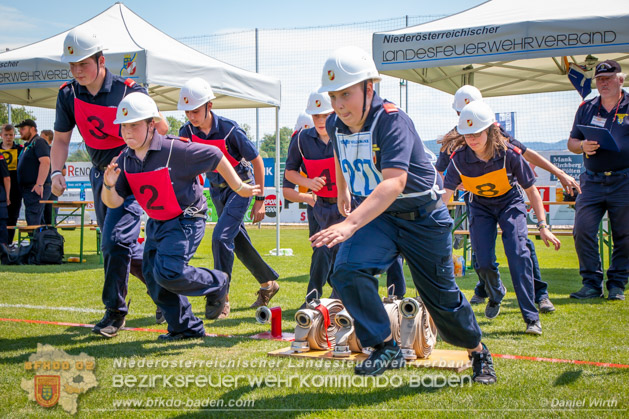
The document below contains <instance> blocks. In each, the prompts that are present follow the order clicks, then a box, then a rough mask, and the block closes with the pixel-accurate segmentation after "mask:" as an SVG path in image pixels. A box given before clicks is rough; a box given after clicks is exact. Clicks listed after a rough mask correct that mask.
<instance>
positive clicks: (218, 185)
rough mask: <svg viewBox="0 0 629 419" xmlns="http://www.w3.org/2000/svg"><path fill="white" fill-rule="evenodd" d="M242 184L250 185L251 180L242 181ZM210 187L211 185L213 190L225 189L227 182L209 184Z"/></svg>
mask: <svg viewBox="0 0 629 419" xmlns="http://www.w3.org/2000/svg"><path fill="white" fill-rule="evenodd" d="M242 182H243V183H251V182H252V179H247V180H243V181H242ZM210 185H212V187H213V188H227V187H228V186H229V185H228V184H227V182H223V183H210Z"/></svg>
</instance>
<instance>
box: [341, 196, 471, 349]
mask: <svg viewBox="0 0 629 419" xmlns="http://www.w3.org/2000/svg"><path fill="white" fill-rule="evenodd" d="M452 224H453V223H452V219H451V218H450V215H449V213H448V210H447V209H446V207H445V206H444V205H442V206H441V207H439V208H437V209H436V210H434V211H432V212H431V213H429V214H427V215H425V216H424V217H419V218H416V219H415V220H413V221H407V220H403V219H400V218H396V217H394V216H393V215H390V214H386V213H384V214H381V215H379V216H378V217H377V218H376V219H374V220H373V221H371V222H370V223H369V224H367V225H366V226H364V227H363V228H361V229H360V230H358V231H357V232H356V233H355V234H354V235H353V236H352V237H350V238H349V239H348V240H347V241H345V242H343V243H341V246H340V249H339V251H338V254H337V256H336V264H335V267H334V273H333V274H332V284H333V285H334V287H335V289H336V290H337V292H338V293H339V294H340V295H341V299H342V300H343V304H344V305H345V307H346V308H347V310H348V311H349V313H350V315H351V316H352V317H353V318H354V324H355V327H356V335H357V336H358V338H359V339H360V341H361V343H362V344H363V345H364V346H373V345H376V344H378V343H381V342H382V341H384V339H386V338H387V337H388V336H389V335H390V334H391V328H390V325H389V318H388V316H387V314H386V311H385V309H384V306H383V304H382V299H381V297H380V296H379V295H378V280H377V279H376V278H375V276H374V275H376V274H379V273H382V272H383V271H384V270H386V269H387V268H388V267H389V266H390V265H391V264H392V263H393V262H394V261H395V260H396V258H397V257H398V255H399V254H401V255H402V256H404V258H405V259H406V263H407V264H408V266H409V268H410V271H411V275H412V277H413V282H414V283H415V287H416V288H417V291H418V293H419V295H420V296H421V299H422V300H423V301H424V303H425V304H426V308H427V309H428V312H429V313H430V315H431V316H432V318H433V320H434V321H435V324H436V325H437V328H438V329H439V335H440V336H441V337H442V338H443V340H445V341H446V342H448V343H450V344H452V345H456V346H460V347H463V348H468V349H472V348H475V347H476V346H478V343H479V342H480V339H481V331H480V328H479V326H478V323H477V322H476V318H475V317H474V312H473V311H472V307H471V306H470V304H469V303H468V301H467V300H466V299H465V296H464V295H463V293H461V291H460V290H459V287H458V286H457V284H456V282H455V280H454V267H453V266H452V235H451V231H450V230H451V228H452Z"/></svg>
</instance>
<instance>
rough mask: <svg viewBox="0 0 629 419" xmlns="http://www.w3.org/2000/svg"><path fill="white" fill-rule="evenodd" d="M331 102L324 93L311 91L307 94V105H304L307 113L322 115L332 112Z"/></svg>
mask: <svg viewBox="0 0 629 419" xmlns="http://www.w3.org/2000/svg"><path fill="white" fill-rule="evenodd" d="M333 111H334V109H332V103H330V97H329V96H328V95H327V94H325V93H319V92H312V93H310V96H308V106H306V113H307V114H308V115H322V114H327V113H330V112H333Z"/></svg>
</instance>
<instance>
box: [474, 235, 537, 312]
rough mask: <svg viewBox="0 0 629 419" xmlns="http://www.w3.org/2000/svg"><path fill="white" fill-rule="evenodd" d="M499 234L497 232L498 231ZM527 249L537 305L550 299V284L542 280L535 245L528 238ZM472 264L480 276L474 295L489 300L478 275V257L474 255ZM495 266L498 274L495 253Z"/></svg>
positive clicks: (483, 283)
mask: <svg viewBox="0 0 629 419" xmlns="http://www.w3.org/2000/svg"><path fill="white" fill-rule="evenodd" d="M496 233H497V231H496ZM496 238H497V237H494V241H496ZM526 247H527V248H528V249H529V252H530V253H531V262H532V263H533V291H534V293H535V303H539V302H540V301H542V300H543V299H544V298H548V282H545V281H543V280H542V271H541V270H540V268H539V261H538V260H537V253H536V252H535V244H533V240H531V239H529V238H528V237H527V238H526ZM472 264H473V266H474V270H475V271H476V274H477V275H478V283H477V284H476V287H475V288H474V294H476V295H478V296H479V297H483V298H487V297H488V294H487V291H486V290H485V281H484V280H483V279H481V275H480V274H478V263H476V255H475V254H474V253H472ZM493 265H494V266H495V267H496V272H498V262H496V255H495V253H494V260H493ZM498 278H500V273H499V272H498Z"/></svg>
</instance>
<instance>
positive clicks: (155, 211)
mask: <svg viewBox="0 0 629 419" xmlns="http://www.w3.org/2000/svg"><path fill="white" fill-rule="evenodd" d="M173 143H174V141H173V142H171V143H170V154H172V152H173ZM170 154H169V155H168V161H167V162H166V167H162V168H161V169H158V170H153V171H151V172H142V173H129V172H127V171H126V167H127V165H126V162H125V172H124V173H125V176H126V177H127V182H129V187H130V188H131V191H132V192H133V195H134V196H135V199H136V200H137V201H138V204H140V206H141V207H142V208H143V209H144V211H146V213H147V214H148V216H149V217H151V218H153V219H155V220H160V221H167V220H172V219H173V218H175V217H179V216H180V215H181V214H183V211H182V210H181V207H180V206H179V202H178V201H177V196H176V195H175V190H174V189H173V184H172V181H171V179H170V172H169V171H168V164H169V163H170Z"/></svg>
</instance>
